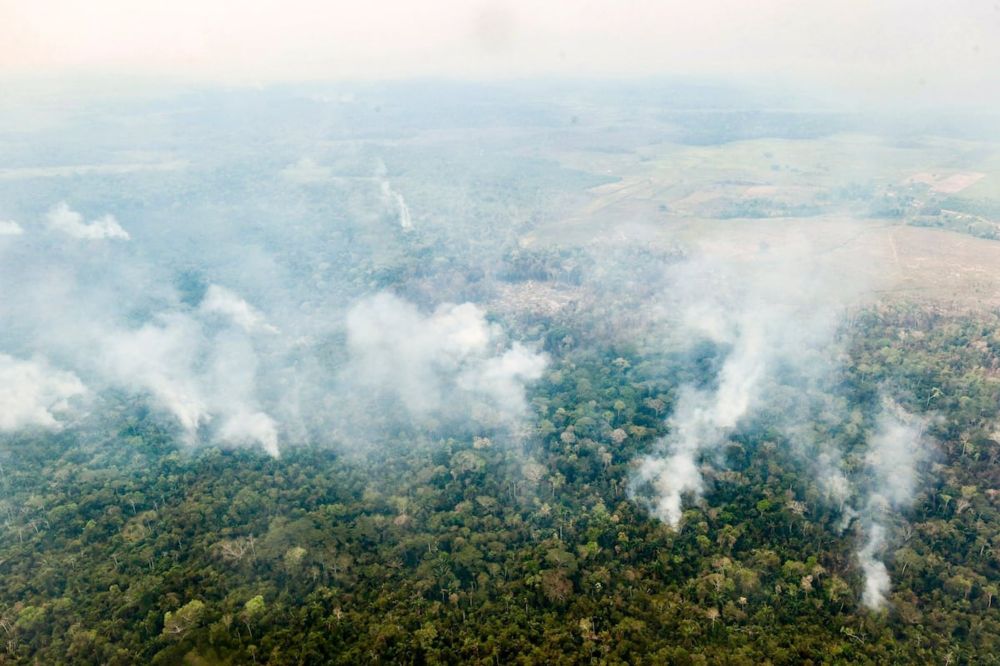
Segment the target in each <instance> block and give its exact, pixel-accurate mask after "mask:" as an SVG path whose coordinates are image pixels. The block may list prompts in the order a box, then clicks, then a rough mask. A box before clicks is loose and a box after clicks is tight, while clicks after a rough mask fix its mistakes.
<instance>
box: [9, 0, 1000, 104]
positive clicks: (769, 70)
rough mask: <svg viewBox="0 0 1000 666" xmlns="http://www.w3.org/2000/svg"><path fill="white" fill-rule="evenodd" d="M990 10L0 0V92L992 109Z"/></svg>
mask: <svg viewBox="0 0 1000 666" xmlns="http://www.w3.org/2000/svg"><path fill="white" fill-rule="evenodd" d="M998 72H1000V0H948V1H944V0H937V1H935V2H926V1H923V0H883V1H881V2H874V1H871V2H866V1H863V0H837V1H835V2H826V1H823V2H815V1H809V0H695V1H690V0H683V1H681V0H661V1H659V2H653V1H650V0H580V1H578V2H570V1H568V0H548V1H546V0H486V1H480V0H408V1H396V0H360V1H352V2H343V1H340V0H331V1H327V2H317V1H312V0H239V1H223V0H156V1H149V0H0V76H6V77H11V78H17V79H21V80H25V79H28V80H30V79H32V78H46V77H73V76H85V75H91V74H99V75H108V74H111V75H129V76H140V77H170V78H172V79H179V80H184V81H197V82H217V83H225V84H257V83H273V82H281V81H302V80H340V79H352V80H359V79H362V80H363V79H396V78H407V77H414V76H431V77H448V78H463V79H497V78H530V77H533V76H550V75H556V76H575V77H623V76H647V75H667V76H676V75H690V76H694V77H699V76H712V77H729V78H736V79H745V80H760V79H763V80H766V81H777V82H785V81H788V82H791V83H794V84H799V85H811V86H814V87H816V88H818V89H829V90H834V91H837V92H838V93H839V92H841V91H843V92H845V93H849V94H857V95H858V96H859V97H865V96H871V97H874V98H879V97H882V98H888V99H895V100H896V101H906V100H911V99H912V100H913V101H914V102H920V101H928V100H930V101H935V100H937V101H941V100H947V101H953V102H955V103H966V102H967V103H970V104H984V103H988V102H992V101H997V100H1000V94H998V93H1000V81H998V79H1000V75H998Z"/></svg>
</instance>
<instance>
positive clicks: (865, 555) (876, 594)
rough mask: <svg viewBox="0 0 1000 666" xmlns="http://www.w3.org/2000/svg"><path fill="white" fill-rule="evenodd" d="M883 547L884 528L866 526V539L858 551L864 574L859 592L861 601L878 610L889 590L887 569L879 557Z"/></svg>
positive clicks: (874, 525)
mask: <svg viewBox="0 0 1000 666" xmlns="http://www.w3.org/2000/svg"><path fill="white" fill-rule="evenodd" d="M884 549H885V528H884V527H882V526H881V525H879V524H873V525H870V526H869V527H868V539H867V540H866V541H865V545H864V547H862V548H861V550H859V551H858V562H859V563H860V564H861V570H862V571H863V572H864V575H865V586H864V590H863V591H862V593H861V603H863V604H864V605H865V606H867V607H868V608H871V609H873V610H878V609H879V608H881V607H882V606H883V605H884V604H885V595H886V594H888V592H889V584H890V581H889V571H888V569H886V567H885V564H884V563H883V562H882V560H881V559H880V556H881V553H882V551H883V550H884Z"/></svg>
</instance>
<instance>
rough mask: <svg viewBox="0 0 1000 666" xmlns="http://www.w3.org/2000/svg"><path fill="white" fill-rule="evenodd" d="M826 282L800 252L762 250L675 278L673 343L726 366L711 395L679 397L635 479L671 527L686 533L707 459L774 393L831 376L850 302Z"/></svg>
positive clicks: (694, 266) (687, 392) (694, 264)
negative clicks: (714, 350) (821, 374)
mask: <svg viewBox="0 0 1000 666" xmlns="http://www.w3.org/2000/svg"><path fill="white" fill-rule="evenodd" d="M828 277H829V276H828V275H827V274H826V273H825V272H824V271H823V270H822V266H821V265H817V263H816V262H815V261H814V255H813V253H812V251H811V250H810V249H809V247H808V246H807V245H802V244H793V245H792V246H791V247H790V248H789V249H785V250H783V251H781V252H774V251H770V250H764V249H762V250H761V251H760V252H759V253H757V254H756V255H754V256H753V257H752V259H751V260H750V261H748V262H744V263H740V262H736V261H732V262H726V263H721V262H714V261H711V260H708V259H705V258H701V259H693V260H690V261H688V262H685V263H684V264H683V265H681V266H679V267H677V268H676V269H674V270H673V272H672V274H671V276H670V279H669V280H668V287H667V294H668V298H669V299H670V300H668V302H667V306H666V307H667V310H668V321H669V322H671V323H673V326H674V329H673V335H675V336H676V337H678V338H679V339H686V340H688V341H689V344H690V341H691V340H696V341H697V340H705V339H707V340H710V341H712V342H714V343H715V344H716V345H718V346H719V347H720V348H721V349H723V350H725V351H724V353H725V358H724V361H723V362H722V364H721V367H720V369H719V371H718V373H717V376H716V377H715V382H714V385H713V386H712V387H710V388H699V387H695V386H684V387H682V388H681V390H680V392H679V396H678V399H677V403H676V406H675V408H674V410H673V413H672V415H671V416H670V418H669V419H668V426H669V428H670V434H669V435H667V437H665V438H664V439H663V440H662V441H661V442H659V443H658V444H657V447H656V450H655V451H654V453H653V454H651V455H648V456H645V457H643V458H642V459H640V461H639V464H638V467H637V470H636V474H635V478H634V479H633V483H632V492H633V496H638V495H643V497H644V500H645V501H646V503H647V504H648V506H649V507H650V510H651V511H652V512H653V514H654V515H656V516H657V517H658V518H660V519H661V520H663V521H664V522H666V523H667V524H669V525H670V526H671V527H673V528H675V529H676V528H678V527H679V526H680V522H681V515H682V508H683V497H684V496H685V495H687V494H691V495H695V496H698V495H700V493H701V492H702V491H703V488H704V480H703V478H702V472H701V464H702V458H704V457H706V456H708V455H709V454H711V453H713V452H716V451H717V450H718V449H719V448H720V447H721V446H722V445H723V444H724V443H725V442H726V441H727V439H728V437H729V436H730V435H731V434H732V433H733V432H734V431H735V430H736V429H737V427H738V426H739V425H740V424H741V422H742V421H743V420H744V419H746V418H747V417H748V416H751V415H753V414H754V413H755V412H757V411H758V410H759V409H760V408H762V407H766V406H768V403H769V401H771V400H773V399H775V396H777V395H779V394H780V391H778V390H777V389H775V388H774V385H778V388H781V385H782V383H783V382H788V381H794V382H805V381H808V380H809V376H810V375H811V374H814V373H816V372H818V371H819V370H821V369H823V367H824V364H823V363H821V362H820V363H817V360H816V358H817V355H819V354H821V353H822V351H823V350H824V349H825V348H826V347H827V346H828V345H829V343H830V341H831V340H832V337H833V334H834V330H835V328H834V327H835V323H836V314H837V313H838V304H839V302H840V301H839V299H838V296H840V295H842V294H840V292H838V291H835V290H833V289H831V288H830V286H829V285H830V283H829V282H828ZM821 296H822V298H821ZM779 371H781V372H779ZM782 373H783V374H782ZM785 376H788V377H789V378H787V379H786V378H784V377H785ZM647 488H648V489H650V490H651V491H652V493H651V495H645V494H644V489H647Z"/></svg>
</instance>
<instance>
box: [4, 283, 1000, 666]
mask: <svg viewBox="0 0 1000 666" xmlns="http://www.w3.org/2000/svg"><path fill="white" fill-rule="evenodd" d="M532 270H534V269H532ZM998 330H1000V320H998V319H997V318H995V317H989V318H974V317H957V316H946V315H944V314H939V313H934V312H928V311H925V310H916V309H912V310H911V309H905V308H900V309H891V310H890V309H883V310H871V311H866V312H863V313H860V314H858V315H857V316H855V317H854V319H853V322H852V323H851V325H850V326H849V327H848V328H847V330H846V331H845V335H846V336H848V339H849V341H850V359H849V361H848V364H847V367H846V369H845V372H844V374H843V377H842V387H841V388H842V390H843V392H844V394H845V396H847V398H848V400H849V402H850V405H851V408H852V409H855V410H857V411H858V413H860V414H868V413H870V412H871V408H872V406H873V404H874V403H875V402H876V401H877V399H878V394H879V391H880V390H881V389H883V388H884V387H887V386H888V387H891V388H892V392H893V394H894V395H897V396H899V397H900V400H901V401H902V402H903V403H904V404H905V406H906V407H907V408H908V409H910V410H912V411H915V412H934V413H935V414H937V415H938V416H937V417H936V418H935V419H934V420H933V421H932V425H931V431H932V435H934V438H935V440H936V441H938V442H940V451H939V452H938V453H937V457H936V459H935V460H934V462H933V465H932V466H931V467H930V468H928V469H927V470H925V472H926V474H925V478H924V480H923V483H922V486H921V493H920V495H919V496H918V498H917V500H916V502H915V503H914V506H913V508H912V510H911V511H910V512H908V513H907V515H906V516H903V517H902V518H901V525H902V529H901V533H900V534H899V535H898V537H897V538H895V540H894V541H893V544H892V546H891V548H890V552H889V553H888V554H887V564H888V567H889V570H890V574H891V576H892V581H893V587H892V593H891V596H890V607H889V609H888V610H887V611H886V612H884V613H880V614H872V613H869V612H866V611H864V610H862V609H860V608H859V606H860V604H859V596H860V588H861V575H860V572H859V570H858V566H857V563H856V560H855V557H854V552H855V550H856V548H857V542H858V537H857V536H856V535H854V534H853V533H851V532H850V531H848V532H846V533H843V534H841V533H838V530H837V527H836V526H837V523H838V522H839V520H840V513H839V510H838V507H833V506H828V505H827V504H825V503H824V502H823V500H822V498H821V496H820V493H819V491H818V489H817V488H816V482H815V480H814V479H813V478H812V476H811V475H810V474H809V473H808V472H807V471H806V470H805V469H804V468H803V464H802V462H801V460H797V459H796V458H795V457H794V456H791V455H787V454H786V452H785V442H783V440H782V438H781V437H780V436H779V435H777V434H776V433H775V432H774V431H773V430H771V429H770V428H769V426H768V425H767V419H766V418H762V419H761V422H760V423H755V424H754V425H753V427H751V428H749V429H748V430H746V431H745V432H743V433H741V434H740V435H739V436H737V437H734V438H733V439H732V442H731V443H730V446H729V448H728V450H727V451H726V455H725V461H722V462H724V463H725V465H724V467H720V468H719V471H717V472H716V473H715V474H714V476H713V478H712V483H711V487H710V489H709V491H708V492H707V493H706V496H705V498H704V503H703V504H701V505H697V506H695V507H693V508H689V509H688V511H687V512H686V514H685V520H684V526H683V528H682V529H681V530H680V531H679V532H677V533H674V532H672V531H670V530H669V529H668V528H666V527H665V526H663V525H662V524H660V523H659V522H657V521H655V520H652V519H650V518H649V517H648V515H647V514H646V513H645V511H644V510H643V509H642V508H641V507H640V506H638V505H637V504H636V503H634V502H633V501H631V500H630V498H629V497H628V479H629V463H630V461H632V460H634V459H635V458H636V457H637V456H639V455H641V454H642V453H644V452H646V451H648V450H649V449H650V447H651V445H652V443H653V442H654V441H655V439H656V438H657V437H658V436H660V435H662V434H663V432H664V425H663V420H664V417H665V416H667V415H668V414H669V413H670V410H671V405H672V401H673V399H674V389H675V388H676V385H677V384H679V383H680V381H689V380H690V378H691V377H694V376H696V375H697V374H699V372H704V370H705V368H708V367H710V366H711V365H712V363H713V362H714V361H713V358H712V350H710V349H703V350H700V351H699V354H697V355H696V357H695V359H694V360H691V359H685V360H684V362H683V363H680V362H677V363H668V364H667V365H669V366H670V367H672V368H673V370H672V372H673V373H674V374H673V375H669V376H670V377H672V379H670V380H669V381H666V382H664V381H653V378H652V375H650V374H647V373H646V371H645V370H644V368H647V367H654V366H656V367H659V365H658V363H659V362H658V361H657V362H654V361H652V360H650V359H642V358H638V357H636V356H635V355H633V354H630V353H628V352H625V351H622V350H612V349H607V350H605V351H604V352H603V353H598V352H595V351H593V350H591V351H587V352H583V351H578V352H576V351H571V350H570V349H563V350H562V351H560V350H559V347H558V345H554V346H553V348H552V350H551V351H552V353H553V354H555V358H554V359H553V364H552V367H551V369H550V372H549V373H548V375H547V376H546V378H545V380H544V381H543V382H541V383H540V385H539V386H537V387H536V388H535V391H534V398H533V405H534V410H535V421H534V427H535V435H534V436H533V437H532V438H530V441H529V443H528V444H527V445H526V446H525V450H523V451H522V450H520V449H518V448H517V447H514V446H510V445H507V444H504V443H502V442H500V441H490V440H488V439H485V438H470V439H469V440H468V441H465V440H463V441H454V440H443V441H423V440H413V441H394V442H389V443H387V444H386V446H385V447H384V448H382V449H380V450H379V451H376V452H372V453H368V454H366V455H365V457H363V458H359V457H350V458H348V457H344V456H341V455H338V454H336V453H333V452H331V451H329V450H325V449H323V448H320V447H299V448H292V449H289V450H288V451H287V452H286V453H285V454H284V456H283V457H282V458H281V459H280V460H271V459H268V458H265V457H262V456H261V455H258V454H255V453H249V452H241V451H236V452H225V451H219V450H215V449H202V450H198V451H195V452H187V451H184V450H181V449H178V448H177V446H176V445H175V444H174V443H173V442H172V441H171V439H170V437H169V435H168V434H167V433H166V432H164V431H163V430H162V429H161V428H160V427H158V426H157V424H156V422H155V421H154V420H153V419H152V418H150V417H149V416H148V415H147V414H145V413H144V411H143V410H142V409H141V407H139V406H123V407H122V408H121V409H120V413H119V415H118V416H115V417H113V418H109V420H108V424H109V425H108V426H107V429H108V432H107V435H106V436H105V437H104V438H103V439H93V438H90V437H85V436H84V435H82V434H79V433H73V432H71V431H67V432H65V433H62V434H58V435H46V436H18V437H16V438H11V439H9V440H8V441H7V442H6V443H5V446H4V458H3V461H2V463H3V468H2V471H3V474H2V479H0V484H2V488H3V497H4V500H3V503H2V507H0V509H2V513H3V518H4V521H3V527H2V531H0V635H2V636H3V642H2V644H0V662H3V663H43V664H60V663H65V664H70V663H72V664H87V663H93V664H98V663H110V664H136V663H151V664H175V663H188V664H243V663H253V662H257V663H271V664H297V663H309V664H325V663H344V664H358V663H371V662H378V663H416V664H422V663H441V662H445V663H484V664H496V663H553V664H562V663H582V662H592V663H618V664H644V663H646V664H661V663H669V664H762V663H772V664H809V663H813V664H819V663H829V664H857V663H878V664H882V663H953V664H960V663H969V664H971V663H977V664H982V663H996V661H997V658H996V656H995V655H997V654H1000V645H998V637H1000V623H998V618H997V613H998V612H1000V611H998V609H997V605H998V600H997V596H998V594H1000V592H998V586H997V583H996V581H997V580H998V577H1000V537H997V536H996V535H997V532H998V525H1000V514H998V500H1000V493H998V491H997V489H998V488H1000V478H998V476H997V466H996V462H997V457H998V456H1000V444H998V443H997V441H996V439H995V437H996V436H997V435H996V434H995V433H996V430H997V416H998V414H997V412H998V410H997V405H998V403H1000V380H998V377H1000V374H998V369H1000V333H997V331H998ZM564 335H577V336H578V335H579V333H578V332H576V331H572V330H569V329H567V330H565V331H564ZM659 379H660V380H662V377H659ZM869 425H870V423H868V422H866V421H865V419H864V418H859V419H858V420H856V422H855V421H851V422H849V423H845V424H843V425H841V426H838V429H835V430H834V431H833V432H831V433H829V436H830V437H833V438H836V439H837V443H838V444H839V445H840V446H841V447H842V448H843V449H844V450H846V451H847V452H848V462H849V463H850V459H851V456H852V455H861V454H860V452H858V453H855V452H854V447H855V446H856V445H857V443H858V442H859V441H861V440H862V439H863V437H861V435H862V434H863V432H862V431H863V429H864V428H866V427H868V426H869Z"/></svg>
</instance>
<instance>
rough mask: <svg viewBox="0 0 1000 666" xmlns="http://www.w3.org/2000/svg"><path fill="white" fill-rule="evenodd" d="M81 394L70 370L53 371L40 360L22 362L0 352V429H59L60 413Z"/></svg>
mask: <svg viewBox="0 0 1000 666" xmlns="http://www.w3.org/2000/svg"><path fill="white" fill-rule="evenodd" d="M84 393H86V388H85V387H84V385H83V382H81V381H80V379H79V378H78V377H77V376H76V375H74V374H73V373H71V372H63V371H60V370H55V369H53V368H52V367H50V366H49V364H48V363H47V362H46V361H45V360H43V359H34V360H30V361H24V360H18V359H16V358H14V357H12V356H8V355H7V354H2V353H0V431H4V432H11V431H15V430H20V429H22V428H28V427H32V426H38V427H42V428H51V429H55V428H58V427H59V425H60V423H59V420H58V417H59V415H60V414H62V413H65V412H67V411H68V410H69V408H70V401H71V400H72V399H73V398H77V397H80V396H82V395H83V394H84Z"/></svg>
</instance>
